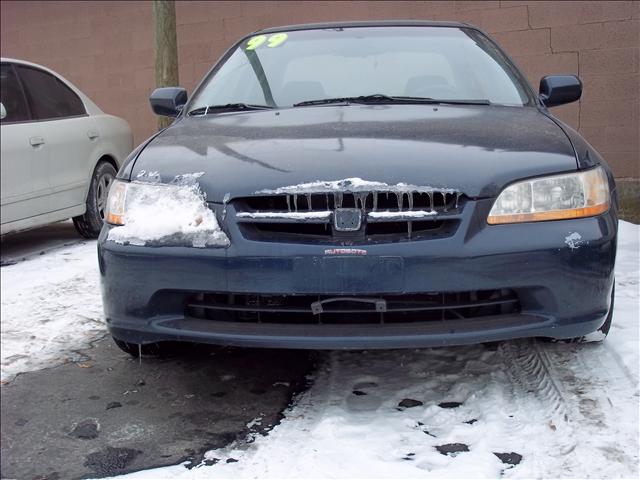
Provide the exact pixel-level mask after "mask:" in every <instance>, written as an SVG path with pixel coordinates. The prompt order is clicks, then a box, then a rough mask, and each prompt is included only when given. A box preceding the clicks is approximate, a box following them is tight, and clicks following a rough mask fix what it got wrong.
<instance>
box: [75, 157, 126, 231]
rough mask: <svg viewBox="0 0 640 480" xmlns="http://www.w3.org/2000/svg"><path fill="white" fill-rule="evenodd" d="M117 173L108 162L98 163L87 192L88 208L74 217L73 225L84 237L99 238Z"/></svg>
mask: <svg viewBox="0 0 640 480" xmlns="http://www.w3.org/2000/svg"><path fill="white" fill-rule="evenodd" d="M117 173H118V172H116V169H115V168H113V165H111V164H110V163H108V162H100V163H98V165H96V168H95V170H94V171H93V176H92V177H91V184H90V186H89V193H88V194H87V210H86V212H85V213H84V215H80V216H77V217H73V225H74V226H75V227H76V230H77V232H78V233H79V234H80V235H82V236H83V237H84V238H98V235H99V234H100V230H101V229H102V224H103V222H104V215H105V210H106V208H107V195H108V194H109V187H110V186H111V184H112V183H113V181H114V180H115V178H116V174H117Z"/></svg>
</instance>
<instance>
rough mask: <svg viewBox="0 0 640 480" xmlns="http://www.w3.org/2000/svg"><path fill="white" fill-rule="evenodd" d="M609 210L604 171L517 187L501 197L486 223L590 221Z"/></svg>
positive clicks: (555, 177)
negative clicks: (584, 218) (592, 217)
mask: <svg viewBox="0 0 640 480" xmlns="http://www.w3.org/2000/svg"><path fill="white" fill-rule="evenodd" d="M608 209H609V182H608V181H607V175H606V173H605V172H604V169H603V168H602V167H597V168H593V169H591V170H587V171H585V172H576V173H569V174H566V175H553V176H549V177H541V178H533V179H530V180H525V181H522V182H517V183H514V184H512V185H510V186H508V187H507V188H505V189H504V190H503V191H502V193H500V195H499V196H498V198H497V199H496V201H495V203H494V204H493V207H492V208H491V212H489V217H488V218H487V222H488V223H489V224H491V225H497V224H501V223H518V222H540V221H544V220H563V219H568V218H581V217H591V216H594V215H598V214H600V213H603V212H606V211H607V210H608Z"/></svg>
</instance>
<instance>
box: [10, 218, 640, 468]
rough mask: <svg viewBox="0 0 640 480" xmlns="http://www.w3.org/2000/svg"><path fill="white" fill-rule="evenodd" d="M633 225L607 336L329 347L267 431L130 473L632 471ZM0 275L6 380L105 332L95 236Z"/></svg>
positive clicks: (636, 231)
mask: <svg viewBox="0 0 640 480" xmlns="http://www.w3.org/2000/svg"><path fill="white" fill-rule="evenodd" d="M639 237H640V227H639V226H637V225H631V224H629V223H625V222H621V224H620V240H619V254H618V263H617V273H616V275H617V276H616V285H617V286H616V304H615V314H614V322H613V327H612V330H611V333H610V336H609V338H608V339H607V340H606V341H605V342H604V343H602V344H588V345H565V344H549V343H542V342H537V341H528V340H523V341H515V342H502V343H500V344H496V345H493V346H483V345H478V346H468V347H455V348H438V349H423V350H404V351H371V352H366V353H362V352H333V353H327V354H323V356H322V363H321V365H320V367H319V369H318V371H317V373H316V374H315V376H314V378H313V379H312V385H311V387H310V389H309V390H308V391H306V392H304V393H303V394H301V395H300V396H299V398H297V399H296V402H295V403H294V405H293V406H292V407H291V408H290V409H289V410H288V411H287V412H285V418H284V420H283V421H282V423H281V424H280V425H279V426H277V427H276V428H275V429H273V430H272V431H271V432H269V434H268V435H267V436H264V437H263V436H258V437H256V438H250V439H249V440H248V441H246V442H239V443H237V444H233V445H231V446H229V447H227V448H224V449H220V450H214V451H211V452H209V453H208V454H207V458H208V460H209V461H208V462H207V463H209V464H210V465H202V466H199V467H197V468H193V469H191V470H188V469H186V468H185V467H183V466H182V465H177V466H173V467H167V468H162V469H155V470H147V471H142V472H137V473H134V474H130V475H128V476H126V478H131V479H161V478H172V479H173V478H185V479H200V478H203V479H204V478H206V479H209V478H231V477H233V478H272V477H289V478H290V477H336V478H344V477H358V478H361V477H367V478H371V477H387V478H389V477H393V478H413V477H422V478H424V477H427V478H443V477H467V478H468V477H490V478H493V477H498V476H500V475H503V476H504V477H513V478H531V477H571V478H576V477H582V478H583V477H595V478H601V477H614V478H619V477H624V478H638V450H639V444H638V442H639V435H640V431H639V426H640V423H639V417H638V415H639V412H638V407H639V398H640V397H639V393H638V379H639V361H640V360H639V356H638V353H639V350H640V346H639V336H638V325H639V321H640V319H639V317H640V314H639V308H640V291H639V290H640V282H639V279H638V268H639V264H640V260H639V258H638V251H639V249H640V244H639ZM0 273H1V281H2V304H1V308H2V322H1V336H2V356H1V366H2V379H3V381H7V380H11V378H12V377H13V376H14V375H16V374H17V373H19V372H24V371H29V370H34V369H39V368H43V367H46V366H51V365H55V364H56V363H60V362H64V361H65V359H68V358H70V357H73V356H74V355H75V354H74V351H75V350H77V349H80V348H83V347H86V346H87V345H88V344H89V342H91V341H92V340H94V339H96V338H98V337H99V336H101V335H103V334H104V332H105V330H104V325H103V323H102V309H101V304H100V296H99V288H98V272H97V264H96V252H95V242H86V243H83V244H80V245H75V246H72V247H63V248H60V249H58V250H55V251H53V252H50V253H47V254H46V255H43V256H39V257H35V258H33V259H30V260H26V261H23V262H20V263H18V264H16V265H11V266H6V267H3V268H2V269H1V270H0ZM258 422H260V419H259V418H258V419H255V420H254V422H253V423H258ZM447 452H449V453H447ZM505 454H506V455H505ZM122 478H125V477H122Z"/></svg>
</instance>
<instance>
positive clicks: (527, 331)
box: [98, 21, 618, 355]
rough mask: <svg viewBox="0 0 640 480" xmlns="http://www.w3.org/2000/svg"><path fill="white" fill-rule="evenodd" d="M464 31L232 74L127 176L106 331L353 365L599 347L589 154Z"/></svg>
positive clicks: (612, 217) (137, 159) (566, 93)
mask: <svg viewBox="0 0 640 480" xmlns="http://www.w3.org/2000/svg"><path fill="white" fill-rule="evenodd" d="M581 92H582V85H581V83H580V81H579V80H578V78H576V77H574V76H570V75H553V76H547V77H544V78H543V79H542V80H541V81H540V88H539V92H538V93H537V94H536V93H535V91H534V90H533V89H532V87H531V86H530V84H529V83H528V82H527V81H526V79H525V78H524V76H523V75H522V73H521V72H520V71H519V70H518V68H517V67H516V66H515V65H514V64H513V62H512V61H511V60H510V59H509V58H508V57H507V56H506V55H505V54H504V52H502V50H501V49H500V48H499V47H498V46H497V45H496V44H495V43H494V42H493V41H492V40H491V39H489V38H488V37H487V36H486V35H485V34H484V33H483V32H481V31H480V30H478V29H477V28H475V27H473V26H470V25H466V24H460V23H440V22H398V21H394V22H366V23H331V24H315V25H301V26H290V27H282V28H272V29H267V30H262V31H259V32H256V33H254V34H251V35H250V36H247V37H245V38H243V39H241V40H240V41H239V42H238V43H236V44H235V45H234V46H233V47H232V48H231V49H229V50H228V51H227V53H225V55H224V56H223V57H222V58H221V59H220V60H219V61H218V62H217V63H216V64H215V66H214V67H213V68H212V69H211V71H210V72H209V73H208V74H207V75H206V76H205V78H204V79H203V81H202V82H201V83H200V85H199V86H198V87H197V88H196V90H195V92H194V93H193V95H192V96H191V98H187V92H186V91H185V90H184V89H181V88H178V87H176V88H163V89H158V90H156V91H155V92H154V93H153V95H152V96H151V105H152V108H153V109H154V111H155V112H156V113H158V114H160V115H167V116H173V117H175V121H174V122H173V124H172V125H171V126H170V127H168V128H167V129H165V130H163V131H161V132H159V133H158V134H156V135H154V136H153V137H152V138H150V139H149V140H147V141H146V142H144V143H143V144H142V145H140V147H138V148H137V149H136V150H135V151H134V152H133V153H132V154H131V156H130V158H129V159H128V161H127V162H126V163H125V165H124V166H123V167H122V169H121V170H120V172H119V173H118V178H117V181H116V182H115V183H114V184H113V186H112V188H111V191H110V195H109V201H108V211H107V214H106V222H105V225H104V228H103V229H102V233H101V236H100V240H99V247H98V253H99V261H100V272H101V276H102V293H103V299H104V309H105V317H106V320H107V324H108V327H109V330H110V332H111V334H112V335H113V337H114V339H115V340H116V343H117V344H118V345H119V346H120V347H121V348H122V349H123V350H125V351H127V352H129V353H132V354H134V355H137V354H139V353H154V352H160V351H162V349H161V347H162V345H164V343H163V342H167V341H171V342H173V341H188V342H205V343H213V344H221V345H242V346H255V347H278V348H280V347H283V348H314V349H325V348H329V349H338V348H349V349H363V348H398V347H427V346H436V345H460V344H469V343H476V342H486V341H494V340H504V339H513V338H519V337H534V336H535V337H548V338H553V339H573V340H601V339H603V338H604V337H605V336H606V334H607V332H608V331H609V328H610V325H611V317H612V310H613V285H614V261H615V254H616V231H617V222H618V220H617V214H616V209H617V201H616V191H615V183H614V180H613V176H612V174H611V171H610V169H609V167H608V166H607V164H606V163H605V161H604V160H603V159H602V158H601V157H600V155H599V154H598V153H597V152H596V151H595V150H594V149H593V148H592V147H591V146H590V145H589V144H588V143H587V142H586V141H585V140H584V139H583V138H582V137H581V136H580V135H579V134H578V133H576V132H575V131H574V130H573V129H571V128H570V127H569V126H567V125H566V124H564V123H562V122H561V121H560V120H558V119H557V118H555V117H554V116H553V115H552V114H551V113H550V111H549V108H550V107H553V106H556V105H561V104H565V103H568V102H572V101H576V100H578V99H579V98H580V95H581Z"/></svg>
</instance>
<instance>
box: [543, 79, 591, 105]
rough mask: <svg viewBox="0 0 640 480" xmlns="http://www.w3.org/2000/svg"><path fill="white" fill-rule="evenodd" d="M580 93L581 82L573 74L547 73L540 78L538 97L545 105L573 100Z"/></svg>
mask: <svg viewBox="0 0 640 480" xmlns="http://www.w3.org/2000/svg"><path fill="white" fill-rule="evenodd" d="M581 95H582V82H581V81H580V79H579V78H578V77H576V76H575V75H548V76H546V77H542V79H541V80H540V93H539V97H540V100H541V101H542V103H543V104H544V105H545V107H555V106H556V105H564V104H565V103H571V102H575V101H576V100H579V99H580V96H581Z"/></svg>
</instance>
